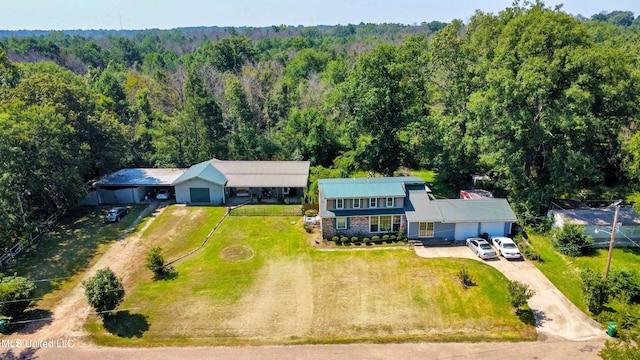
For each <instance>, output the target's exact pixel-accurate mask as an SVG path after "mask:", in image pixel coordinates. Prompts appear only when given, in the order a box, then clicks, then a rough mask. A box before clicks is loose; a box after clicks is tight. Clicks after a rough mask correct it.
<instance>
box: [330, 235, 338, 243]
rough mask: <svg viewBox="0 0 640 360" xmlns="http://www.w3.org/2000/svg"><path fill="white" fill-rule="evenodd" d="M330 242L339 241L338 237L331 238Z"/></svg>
mask: <svg viewBox="0 0 640 360" xmlns="http://www.w3.org/2000/svg"><path fill="white" fill-rule="evenodd" d="M331 241H336V242H337V241H340V237H339V236H334V237H332V238H331Z"/></svg>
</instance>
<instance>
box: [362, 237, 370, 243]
mask: <svg viewBox="0 0 640 360" xmlns="http://www.w3.org/2000/svg"><path fill="white" fill-rule="evenodd" d="M370 241H371V239H369V238H368V237H366V238H363V239H362V242H366V243H368V242H370Z"/></svg>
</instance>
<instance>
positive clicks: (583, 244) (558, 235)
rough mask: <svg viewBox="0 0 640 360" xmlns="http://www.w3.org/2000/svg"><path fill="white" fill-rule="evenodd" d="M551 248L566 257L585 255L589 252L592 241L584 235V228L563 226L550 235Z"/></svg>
mask: <svg viewBox="0 0 640 360" xmlns="http://www.w3.org/2000/svg"><path fill="white" fill-rule="evenodd" d="M552 239H553V247H554V248H555V249H556V250H558V251H559V252H560V253H562V254H564V255H567V256H574V257H575V256H580V255H586V254H588V253H589V252H591V245H592V244H593V239H592V238H591V236H588V235H587V234H585V233H584V228H583V227H582V226H580V225H576V224H564V226H563V227H562V228H558V229H555V230H554V231H553V235H552Z"/></svg>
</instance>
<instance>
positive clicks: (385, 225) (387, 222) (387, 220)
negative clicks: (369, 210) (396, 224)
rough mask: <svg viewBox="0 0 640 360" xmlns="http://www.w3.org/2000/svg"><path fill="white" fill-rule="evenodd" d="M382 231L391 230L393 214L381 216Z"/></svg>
mask: <svg viewBox="0 0 640 360" xmlns="http://www.w3.org/2000/svg"><path fill="white" fill-rule="evenodd" d="M380 231H381V232H389V231H391V216H380Z"/></svg>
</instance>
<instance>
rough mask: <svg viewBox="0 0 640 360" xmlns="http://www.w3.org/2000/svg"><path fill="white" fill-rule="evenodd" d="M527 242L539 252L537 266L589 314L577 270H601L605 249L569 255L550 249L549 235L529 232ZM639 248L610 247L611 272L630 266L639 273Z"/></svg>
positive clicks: (605, 254)
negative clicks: (586, 253)
mask: <svg viewBox="0 0 640 360" xmlns="http://www.w3.org/2000/svg"><path fill="white" fill-rule="evenodd" d="M529 241H530V242H531V244H532V245H533V247H534V248H535V249H536V250H538V251H539V252H540V256H541V259H542V261H539V262H536V266H537V267H538V268H539V269H540V271H542V272H543V273H544V274H545V276H546V277H547V278H549V280H551V282H552V283H553V284H554V285H555V286H556V287H557V288H558V289H559V290H560V291H562V293H563V294H564V295H565V296H566V297H567V298H569V300H571V302H573V303H574V304H575V305H576V306H577V307H579V308H580V309H581V310H582V311H584V312H585V313H589V312H588V309H587V305H586V304H585V302H584V298H583V295H582V289H581V280H580V273H581V271H582V270H585V269H591V270H594V271H599V272H604V269H605V266H606V263H607V255H608V249H595V250H593V253H591V254H590V255H587V256H580V257H575V258H572V257H568V256H564V255H561V254H559V253H558V252H556V251H555V250H554V249H553V246H552V245H551V242H550V239H549V237H546V236H541V235H530V236H529ZM639 260H640V249H638V248H617V249H614V250H613V255H612V261H611V268H610V269H611V271H614V270H615V269H622V268H626V269H633V270H635V271H636V273H637V274H640V261H639Z"/></svg>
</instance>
